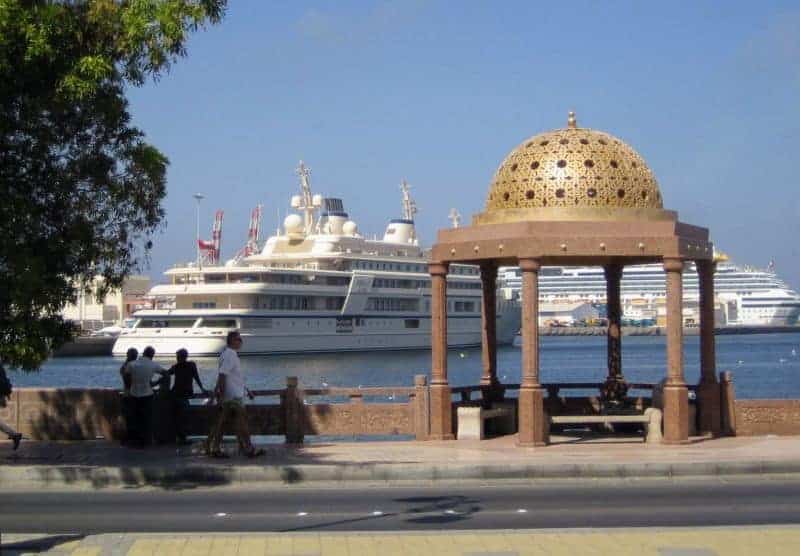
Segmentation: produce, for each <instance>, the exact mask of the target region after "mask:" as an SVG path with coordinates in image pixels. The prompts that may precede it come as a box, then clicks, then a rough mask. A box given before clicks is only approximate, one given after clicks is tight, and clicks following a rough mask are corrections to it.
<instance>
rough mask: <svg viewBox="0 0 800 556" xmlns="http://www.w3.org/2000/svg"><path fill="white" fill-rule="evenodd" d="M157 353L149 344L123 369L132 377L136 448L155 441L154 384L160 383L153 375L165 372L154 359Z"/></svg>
mask: <svg viewBox="0 0 800 556" xmlns="http://www.w3.org/2000/svg"><path fill="white" fill-rule="evenodd" d="M155 354H156V350H155V349H153V347H152V346H147V347H146V348H144V351H143V352H142V356H141V357H140V358H139V359H137V360H136V361H131V362H130V363H128V364H126V365H125V368H124V369H123V371H124V373H125V374H126V375H130V379H131V389H130V394H131V397H132V398H133V403H132V404H131V405H132V414H133V415H132V417H133V422H134V423H135V427H134V432H135V435H134V437H133V438H131V439H130V440H131V445H132V446H133V447H136V448H145V447H147V446H149V445H150V444H151V443H152V441H153V386H155V385H156V384H157V383H158V380H155V381H154V380H153V376H154V375H156V374H163V373H164V372H165V371H164V369H162V368H161V366H160V365H159V364H158V363H156V362H155V361H153V357H154V356H155Z"/></svg>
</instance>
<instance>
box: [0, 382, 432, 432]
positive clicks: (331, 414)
mask: <svg viewBox="0 0 800 556" xmlns="http://www.w3.org/2000/svg"><path fill="white" fill-rule="evenodd" d="M427 389H428V386H427V382H426V380H425V377H423V376H420V377H417V379H416V380H415V386H414V387H407V388H352V389H348V388H332V389H325V390H302V389H300V388H298V387H297V379H294V378H291V377H290V378H289V380H287V387H286V388H284V389H280V390H264V391H260V393H259V391H255V393H256V394H257V395H258V396H259V397H258V398H256V399H257V402H256V403H250V404H248V405H247V417H248V424H249V428H250V432H251V434H254V435H277V436H285V437H286V441H287V442H292V443H296V442H302V441H303V437H304V436H306V435H342V436H372V435H380V436H395V435H404V436H409V435H410V436H414V437H416V438H417V439H419V440H423V439H425V438H426V437H427V436H428V430H429V423H430V417H429V409H428V395H427ZM365 396H372V397H373V398H380V399H387V398H388V399H392V400H395V399H396V400H397V401H394V402H392V403H380V402H378V403H365V402H364V397H365ZM269 398H271V399H273V400H276V401H277V402H278V403H271V404H270V403H262V402H264V401H267V400H268V399H269ZM330 398H345V399H348V401H346V402H342V403H333V402H330V401H328V400H329V399H330ZM153 413H154V416H153V417H154V418H153V428H154V435H155V436H156V438H157V439H158V438H163V439H174V428H173V423H172V405H171V400H170V399H169V397H168V396H166V397H163V398H161V397H159V396H158V395H156V397H155V400H154V408H153ZM122 414H123V398H122V396H121V395H120V393H119V392H118V391H117V390H114V389H100V388H98V389H59V388H15V389H14V392H13V393H12V395H11V397H10V398H8V403H7V405H6V407H2V408H0V419H2V420H3V421H4V422H6V423H8V424H9V425H11V426H12V427H13V428H15V429H16V430H18V431H19V432H21V433H22V434H23V435H24V436H25V437H26V438H30V439H34V440H93V439H96V438H106V439H110V440H120V439H122V438H124V435H125V424H124V419H123V416H122ZM216 414H217V408H216V407H215V406H204V405H192V406H191V407H190V410H189V420H188V421H189V433H190V434H194V435H205V434H207V433H208V431H209V430H210V427H211V424H212V422H213V421H214V419H215V417H216ZM227 432H228V433H232V432H233V430H232V429H229V430H228V431H227Z"/></svg>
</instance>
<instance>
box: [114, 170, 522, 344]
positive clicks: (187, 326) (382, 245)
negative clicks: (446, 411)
mask: <svg viewBox="0 0 800 556" xmlns="http://www.w3.org/2000/svg"><path fill="white" fill-rule="evenodd" d="M297 173H298V175H299V178H300V180H299V181H300V194H299V195H295V196H293V197H292V198H291V207H292V208H293V209H294V210H295V211H296V212H294V213H292V214H289V215H288V216H287V217H286V218H285V220H284V222H283V230H278V232H277V233H276V234H275V235H274V236H272V237H270V238H268V239H267V240H266V242H265V243H264V244H263V246H261V245H256V246H255V248H253V249H250V250H246V251H245V252H244V253H243V254H242V255H241V256H237V257H235V258H234V259H232V260H229V261H227V262H226V263H224V264H219V263H215V264H200V263H199V261H200V259H199V258H198V262H197V263H187V264H182V265H178V266H176V267H174V268H171V269H169V270H168V271H167V272H166V273H165V275H166V278H167V283H166V284H160V285H157V286H155V287H153V288H152V290H151V291H150V292H149V295H150V296H151V298H152V299H153V300H155V301H156V306H158V307H163V308H158V309H147V310H140V311H138V312H136V313H135V314H134V315H133V316H134V318H135V321H134V323H133V325H132V327H130V328H126V329H124V330H123V331H122V332H121V333H120V334H119V336H118V338H117V340H116V342H115V344H114V348H113V353H114V355H123V354H124V353H125V352H126V351H127V350H128V348H131V347H134V348H137V349H138V350H139V351H141V350H142V349H144V347H145V346H153V347H154V348H155V350H156V353H157V354H161V355H166V354H170V355H171V354H173V353H174V352H175V351H176V350H178V349H180V348H185V349H187V350H188V351H189V353H190V355H193V356H212V355H216V354H218V353H220V351H221V350H222V349H223V347H224V346H225V337H226V335H227V333H228V332H229V331H230V330H238V331H239V332H240V333H241V335H242V337H243V340H244V342H243V345H242V348H241V351H240V353H241V354H242V355H260V354H278V353H308V352H338V351H375V350H402V349H428V348H430V342H431V339H430V336H431V316H430V315H431V291H430V287H431V281H430V276H429V274H428V260H427V253H426V252H425V251H424V250H423V249H422V247H420V244H419V238H418V237H417V232H416V229H415V224H414V217H415V214H416V212H417V209H416V204H415V202H414V201H413V199H412V198H411V195H410V191H409V187H408V185H407V184H406V183H405V182H403V184H402V185H401V191H402V217H401V218H397V219H393V220H391V221H390V222H389V224H388V226H387V227H386V230H385V232H384V235H383V238H382V239H367V238H365V237H364V236H362V235H361V234H360V232H359V230H358V226H357V224H356V222H355V221H353V220H351V219H350V217H349V215H348V213H347V212H345V207H344V203H343V202H342V200H341V199H339V198H331V197H323V196H321V195H317V194H314V193H313V192H312V190H311V183H310V172H309V169H308V168H307V167H306V166H305V165H304V164H303V163H302V162H301V163H300V167H299V168H298V170H297ZM259 214H260V213H259ZM251 229H252V228H251ZM215 260H218V256H217V257H216V258H212V262H213V261H215ZM506 293H507V295H506V296H504V295H503V294H502V291H501V292H500V294H499V295H498V296H497V311H496V313H497V314H496V317H497V323H496V325H497V326H496V330H497V340H498V343H509V344H510V343H511V342H512V341H513V338H514V335H515V333H516V332H517V330H518V329H519V326H520V307H519V301H518V300H517V298H516V296H515V295H514V294H512V293H510V292H506ZM447 303H448V321H447V326H448V335H447V341H448V345H449V346H450V347H456V346H474V345H480V343H481V281H480V275H479V270H478V268H477V267H475V266H469V265H452V266H451V268H450V272H449V274H448V277H447Z"/></svg>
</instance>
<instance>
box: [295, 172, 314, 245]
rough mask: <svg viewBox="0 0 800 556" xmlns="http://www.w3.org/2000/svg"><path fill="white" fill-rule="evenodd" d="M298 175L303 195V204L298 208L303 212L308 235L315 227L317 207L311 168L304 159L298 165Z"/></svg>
mask: <svg viewBox="0 0 800 556" xmlns="http://www.w3.org/2000/svg"><path fill="white" fill-rule="evenodd" d="M297 175H298V176H300V192H301V193H302V196H301V200H300V202H301V204H300V205H299V206H297V207H296V208H297V210H299V211H302V213H303V221H304V227H305V233H306V235H308V234H310V233H311V232H312V230H313V228H314V210H316V207H314V196H313V195H312V194H311V181H310V180H309V176H310V175H311V170H310V169H309V168H308V167H307V166H306V165H305V164H303V161H302V160H301V161H300V165H299V166H298V167H297Z"/></svg>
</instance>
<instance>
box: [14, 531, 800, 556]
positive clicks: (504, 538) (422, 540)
mask: <svg viewBox="0 0 800 556" xmlns="http://www.w3.org/2000/svg"><path fill="white" fill-rule="evenodd" d="M799 549H800V527H796V526H767V527H736V528H730V527H704V528H660V529H656V528H644V529H643V528H639V529H603V530H596V529H578V530H576V529H569V530H563V529H560V530H546V529H545V530H534V531H531V530H528V531H519V530H516V531H506V530H497V531H482V532H481V533H480V534H476V533H474V532H469V531H467V532H460V531H454V532H440V533H405V534H403V533H401V534H397V533H385V534H384V533H378V534H375V533H344V534H336V533H294V534H290V533H273V534H246V535H244V534H243V535H214V534H203V535H182V534H178V535H176V534H168V535H153V534H148V535H144V534H124V535H120V534H105V535H91V536H88V537H82V536H72V535H3V537H2V554H3V555H4V556H5V555H6V554H29V553H40V552H46V553H48V554H70V555H73V556H103V555H123V554H124V555H128V556H151V555H154V554H174V555H187V556H188V555H191V556H198V555H214V556H224V555H240V556H245V555H259V556H260V555H268V554H269V555H306V556H311V555H331V556H334V555H336V556H350V555H352V556H362V555H366V554H381V555H382V556H394V555H408V556H418V555H425V554H437V556H449V555H471V556H480V555H483V556H490V555H494V556H499V555H503V556H512V555H551V556H555V555H562V554H563V555H592V554H614V555H615V556H625V555H644V556H650V555H652V556H716V555H753V554H769V555H776V556H782V555H784V554H785V555H787V556H788V555H791V556H795V555H796V554H797V553H798V550H799Z"/></svg>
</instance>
